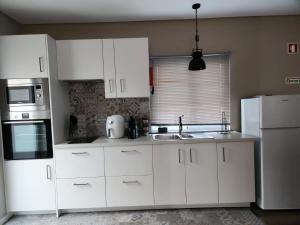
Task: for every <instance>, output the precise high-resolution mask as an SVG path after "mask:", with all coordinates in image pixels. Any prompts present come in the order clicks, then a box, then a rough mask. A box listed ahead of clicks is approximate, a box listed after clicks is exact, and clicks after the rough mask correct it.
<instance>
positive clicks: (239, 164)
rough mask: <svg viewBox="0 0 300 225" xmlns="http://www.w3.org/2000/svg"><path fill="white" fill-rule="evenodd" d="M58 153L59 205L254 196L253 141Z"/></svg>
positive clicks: (217, 201)
mask: <svg viewBox="0 0 300 225" xmlns="http://www.w3.org/2000/svg"><path fill="white" fill-rule="evenodd" d="M74 153H75V154H74ZM78 153H79V154H78ZM55 155H56V164H57V167H56V169H57V177H58V178H57V205H58V209H81V208H103V207H111V208H118V207H121V208H122V207H123V208H125V209H126V207H141V206H144V207H146V206H154V205H157V206H166V207H167V206H170V207H171V206H173V207H174V206H175V207H176V206H179V205H180V206H183V205H186V206H187V207H188V206H192V205H194V206H196V205H199V206H200V205H209V204H210V205H218V204H233V203H249V202H253V201H255V189H254V186H255V184H254V142H251V141H248V142H246V141H243V142H226V143H216V142H208V143H193V144H171V143H170V144H155V145H137V146H115V147H104V148H100V147H99V148H95V147H94V148H84V149H83V148H74V149H65V150H62V149H60V150H57V151H56V154H55ZM14 191H15V192H16V190H14ZM22 197H23V198H24V196H22ZM27 200H28V199H27ZM15 201H16V200H15Z"/></svg>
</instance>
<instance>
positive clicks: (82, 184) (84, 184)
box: [73, 183, 90, 186]
mask: <svg viewBox="0 0 300 225" xmlns="http://www.w3.org/2000/svg"><path fill="white" fill-rule="evenodd" d="M73 185H74V186H88V185H90V184H89V183H81V184H80V183H79V184H78V183H75V184H73Z"/></svg>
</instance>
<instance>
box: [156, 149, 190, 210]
mask: <svg viewBox="0 0 300 225" xmlns="http://www.w3.org/2000/svg"><path fill="white" fill-rule="evenodd" d="M183 148H184V146H183V145H174V144H167V145H153V168H154V199H155V205H180V204H186V196H185V167H184V149H183Z"/></svg>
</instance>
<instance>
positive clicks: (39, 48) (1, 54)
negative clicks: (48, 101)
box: [0, 35, 48, 79]
mask: <svg viewBox="0 0 300 225" xmlns="http://www.w3.org/2000/svg"><path fill="white" fill-rule="evenodd" d="M40 77H48V57H47V48H46V35H11V36H2V37H0V78H1V79H12V78H40Z"/></svg>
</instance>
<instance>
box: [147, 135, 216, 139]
mask: <svg viewBox="0 0 300 225" xmlns="http://www.w3.org/2000/svg"><path fill="white" fill-rule="evenodd" d="M152 138H153V140H187V139H213V138H214V137H213V136H211V135H205V134H187V133H183V134H153V135H152Z"/></svg>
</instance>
